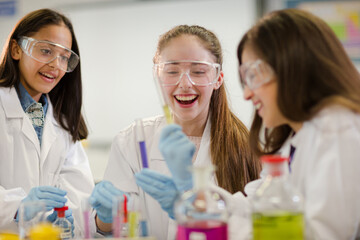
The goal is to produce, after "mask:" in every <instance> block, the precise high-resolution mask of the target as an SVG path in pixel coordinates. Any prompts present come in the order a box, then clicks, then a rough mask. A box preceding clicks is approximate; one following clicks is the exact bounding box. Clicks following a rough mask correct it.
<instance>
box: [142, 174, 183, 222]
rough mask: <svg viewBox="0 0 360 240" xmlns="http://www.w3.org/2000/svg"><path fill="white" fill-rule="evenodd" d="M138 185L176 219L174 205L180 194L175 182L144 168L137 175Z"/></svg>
mask: <svg viewBox="0 0 360 240" xmlns="http://www.w3.org/2000/svg"><path fill="white" fill-rule="evenodd" d="M135 178H136V183H137V184H138V185H139V186H140V187H141V188H142V189H143V190H144V191H145V192H146V193H147V194H149V195H150V196H152V197H153V198H154V199H155V200H157V201H158V202H159V204H160V205H161V208H162V209H163V210H164V211H166V212H167V213H168V214H169V217H171V218H172V219H174V203H175V200H176V198H177V197H178V196H179V194H180V192H179V191H178V190H177V188H176V186H175V184H174V181H173V180H172V179H171V178H170V177H168V176H165V175H162V174H160V173H157V172H155V171H152V170H150V169H148V168H144V169H143V170H141V172H139V173H135Z"/></svg>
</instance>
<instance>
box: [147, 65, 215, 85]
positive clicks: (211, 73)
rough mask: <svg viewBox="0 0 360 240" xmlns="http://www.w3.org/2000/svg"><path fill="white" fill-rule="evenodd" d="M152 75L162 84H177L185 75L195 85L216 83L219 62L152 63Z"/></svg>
mask: <svg viewBox="0 0 360 240" xmlns="http://www.w3.org/2000/svg"><path fill="white" fill-rule="evenodd" d="M153 70H154V76H155V77H156V78H157V79H158V80H159V82H160V84H161V85H163V86H175V85H178V84H179V82H180V81H181V79H182V78H183V77H184V76H186V77H187V78H188V79H189V81H190V82H191V83H192V84H193V85H195V86H208V85H211V84H214V83H216V81H217V80H218V78H219V76H220V71H221V70H220V64H218V63H209V62H204V61H188V60H181V61H172V62H163V63H157V64H154V67H153Z"/></svg>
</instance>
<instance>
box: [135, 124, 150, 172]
mask: <svg viewBox="0 0 360 240" xmlns="http://www.w3.org/2000/svg"><path fill="white" fill-rule="evenodd" d="M135 124H136V128H135V131H136V133H135V134H136V141H137V142H138V143H139V148H140V155H141V162H142V166H143V168H148V167H149V165H148V158H147V153H146V144H145V134H144V127H143V123H142V121H141V119H136V120H135Z"/></svg>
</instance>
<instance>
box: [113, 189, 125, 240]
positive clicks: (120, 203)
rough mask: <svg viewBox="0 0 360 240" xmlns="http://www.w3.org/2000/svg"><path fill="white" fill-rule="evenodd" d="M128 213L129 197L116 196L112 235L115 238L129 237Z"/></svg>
mask: <svg viewBox="0 0 360 240" xmlns="http://www.w3.org/2000/svg"><path fill="white" fill-rule="evenodd" d="M127 215H128V211H127V197H126V195H125V194H124V195H123V196H116V197H115V198H114V199H113V207H112V217H113V222H112V235H113V237H114V238H120V237H128V235H129V230H128V216H127Z"/></svg>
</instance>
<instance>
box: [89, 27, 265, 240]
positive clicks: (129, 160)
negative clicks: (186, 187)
mask: <svg viewBox="0 0 360 240" xmlns="http://www.w3.org/2000/svg"><path fill="white" fill-rule="evenodd" d="M153 61H154V74H155V75H156V76H157V77H158V76H159V75H161V76H162V79H161V80H160V84H162V85H163V87H164V89H166V90H165V92H166V94H167V98H168V99H169V106H170V108H171V110H172V114H173V119H174V122H175V123H177V124H178V125H180V126H181V129H180V127H179V126H174V125H172V126H173V127H174V129H173V130H174V131H176V132H183V133H184V137H186V138H187V139H190V141H191V142H192V143H194V145H195V146H196V147H194V152H195V153H194V154H192V155H191V157H190V160H189V161H190V164H194V165H209V164H213V165H215V167H216V169H217V170H216V173H215V174H214V176H213V182H214V183H215V184H217V185H219V186H221V187H223V188H224V189H226V190H228V191H229V192H232V193H234V192H237V191H241V192H244V186H245V185H246V183H248V182H250V181H252V180H255V179H257V178H259V172H260V170H261V165H260V163H259V162H258V161H257V160H256V159H255V158H254V154H252V152H251V150H250V148H249V145H248V142H247V141H248V136H249V134H248V130H247V128H246V127H245V125H244V124H243V123H242V122H241V121H240V120H239V119H238V118H237V117H236V116H235V115H234V114H233V113H232V112H231V110H230V107H229V105H228V100H227V96H226V90H225V85H224V82H223V77H224V73H223V71H222V63H223V58H222V49H221V45H220V42H219V40H218V39H217V37H216V35H215V34H214V33H212V32H211V31H209V30H207V29H205V28H203V27H200V26H188V25H180V26H176V27H174V28H172V29H171V30H169V31H168V32H166V33H165V34H163V35H162V36H161V37H160V40H159V43H158V47H157V51H156V54H155V57H154V59H153ZM143 124H144V131H145V135H146V144H147V146H146V147H147V149H148V150H149V151H148V153H149V169H150V170H149V172H148V173H149V174H153V175H151V177H150V179H151V180H150V183H155V182H156V179H155V178H156V176H157V174H159V175H160V173H161V174H164V175H169V174H170V172H169V169H168V168H167V166H166V163H165V161H164V156H163V155H161V153H160V152H159V150H158V145H159V138H160V133H161V130H162V129H163V128H164V127H165V126H166V120H165V117H164V116H158V117H154V118H151V119H146V120H144V121H143ZM135 134H136V131H135V126H134V125H131V126H130V127H128V128H127V129H125V130H123V131H121V132H120V133H119V134H118V136H117V137H116V138H115V140H114V142H113V146H112V150H111V155H110V160H109V163H108V166H107V169H106V172H105V175H104V179H105V180H107V181H110V182H112V183H113V184H114V186H113V185H112V184H110V182H106V181H104V183H103V184H98V185H97V186H96V187H95V190H94V192H93V194H92V200H93V205H94V206H95V209H96V211H97V219H96V220H97V224H98V227H99V228H100V229H101V230H103V231H111V224H110V222H111V221H112V219H111V211H110V210H111V209H110V208H106V205H107V206H111V203H109V201H108V200H109V199H111V198H109V197H107V198H104V197H103V196H104V194H103V193H104V192H106V193H107V194H109V196H111V195H122V193H123V192H127V193H130V194H134V195H140V197H141V199H142V200H141V201H140V202H141V204H144V207H143V208H144V209H146V211H147V216H148V219H149V221H150V232H151V234H152V235H154V236H155V237H156V238H157V239H159V240H161V239H163V240H165V239H173V238H174V237H175V231H174V221H173V220H172V219H170V218H169V217H168V214H167V213H169V215H170V217H173V214H172V211H171V209H169V208H167V204H169V202H166V201H165V202H166V203H164V204H161V206H160V205H159V204H158V203H157V201H156V198H155V199H154V198H152V197H154V194H155V193H153V192H149V191H148V189H144V191H145V192H147V194H145V195H144V192H143V191H142V190H141V189H139V187H138V186H137V184H136V182H135V177H134V173H137V172H139V171H140V170H141V164H139V163H141V160H140V159H139V155H138V154H137V153H138V150H137V147H138V143H137V142H136V137H135ZM178 150H179V151H181V150H180V148H179V149H178ZM181 155H182V154H180V155H179V157H180V156H181ZM154 175H156V176H154ZM165 177H166V176H165ZM116 188H118V189H121V190H122V191H119V190H118V189H116ZM166 190H167V189H161V188H159V189H158V191H159V192H158V193H160V194H162V195H163V196H164V197H167V198H168V199H170V200H169V201H171V199H172V198H173V197H174V196H173V195H171V194H170V193H169V192H167V191H166ZM165 195H167V196H165ZM161 208H162V209H163V210H165V211H163V210H162V209H161Z"/></svg>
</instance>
